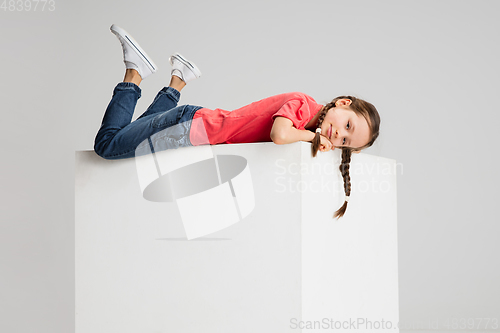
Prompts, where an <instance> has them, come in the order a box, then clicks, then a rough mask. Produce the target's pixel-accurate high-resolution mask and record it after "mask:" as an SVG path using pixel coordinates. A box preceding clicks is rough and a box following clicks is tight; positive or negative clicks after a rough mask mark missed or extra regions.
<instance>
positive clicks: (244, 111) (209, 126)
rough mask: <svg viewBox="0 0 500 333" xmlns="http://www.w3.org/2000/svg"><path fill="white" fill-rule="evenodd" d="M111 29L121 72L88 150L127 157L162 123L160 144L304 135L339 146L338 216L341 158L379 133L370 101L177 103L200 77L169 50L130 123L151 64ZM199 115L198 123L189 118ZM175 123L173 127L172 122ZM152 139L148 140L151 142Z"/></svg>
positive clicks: (315, 145)
mask: <svg viewBox="0 0 500 333" xmlns="http://www.w3.org/2000/svg"><path fill="white" fill-rule="evenodd" d="M111 31H112V32H113V33H114V34H115V35H116V36H117V37H118V39H119V41H120V43H121V44H122V48H123V56H124V62H125V67H126V72H125V78H124V80H123V82H121V83H119V84H118V85H117V86H116V87H115V89H114V91H113V97H112V99H111V102H110V103H109V105H108V107H107V109H106V113H105V114H104V118H103V121H102V125H101V127H100V129H99V131H98V133H97V136H96V138H95V143H94V150H95V152H96V153H97V154H98V155H99V156H101V157H103V158H106V159H122V158H130V157H134V156H135V149H136V148H137V147H138V146H139V144H140V143H141V142H143V141H144V140H150V144H151V138H152V137H153V136H154V134H157V133H159V132H161V131H163V130H166V129H167V128H168V129H169V130H170V129H172V128H175V130H173V131H171V132H170V133H169V135H167V136H165V135H163V136H158V135H157V138H156V139H155V140H156V141H161V143H160V144H158V146H160V147H161V148H162V149H173V148H178V147H185V146H196V145H200V144H207V143H209V144H212V145H215V144H221V143H248V142H266V141H273V142H274V143H276V144H287V143H293V142H297V141H307V142H312V155H313V156H316V154H317V152H318V150H320V151H323V152H325V151H329V150H331V149H335V148H341V149H342V162H341V165H340V167H339V169H340V172H341V174H342V177H343V179H344V191H345V195H346V199H345V202H344V204H343V206H342V207H341V208H340V209H339V210H337V211H336V212H335V215H334V217H338V218H340V217H342V216H343V215H344V213H345V211H346V208H347V202H348V201H349V195H350V193H351V183H350V177H349V163H350V161H351V153H352V152H359V151H361V150H362V149H364V148H367V147H370V146H371V145H372V144H373V142H374V141H375V139H376V138H377V137H378V135H379V125H380V117H379V114H378V112H377V109H376V108H375V107H374V106H373V105H372V104H370V103H368V102H365V101H363V100H361V99H358V98H355V97H351V96H340V97H337V98H335V99H333V100H332V101H331V102H330V103H328V104H327V105H324V106H323V105H320V104H317V103H316V102H315V101H314V99H312V98H311V97H309V96H308V95H305V94H302V93H288V94H281V95H276V96H272V97H268V98H266V99H263V100H261V101H258V102H254V103H252V104H250V105H247V106H244V107H242V108H239V109H237V110H234V111H231V112H229V111H225V110H221V109H215V110H209V109H207V108H203V107H201V106H194V105H183V106H177V102H178V101H179V98H180V91H181V90H182V89H183V88H184V87H185V86H186V83H188V82H190V81H192V80H194V79H196V78H198V77H200V76H201V72H200V70H199V69H198V67H196V65H195V64H194V63H193V62H191V61H189V60H187V59H186V58H184V57H183V56H182V55H180V54H178V53H176V54H174V55H172V56H171V57H170V63H171V65H172V72H171V80H170V84H169V86H168V87H165V88H163V89H162V90H161V91H160V92H159V93H158V95H157V96H156V98H155V100H154V101H153V103H152V104H151V105H150V106H149V108H148V109H147V110H146V112H144V113H143V114H142V115H141V116H140V117H139V118H138V119H136V120H135V121H133V122H131V120H132V116H133V114H134V109H135V106H136V104H137V100H138V99H139V98H140V96H141V89H140V88H139V84H140V83H141V81H142V80H143V79H145V78H146V77H147V76H149V75H150V74H153V73H154V72H156V70H157V67H156V65H155V64H154V63H153V61H152V60H151V58H150V57H148V55H147V54H146V52H144V50H143V49H142V48H141V47H140V46H139V44H138V43H137V42H136V41H135V40H134V39H133V38H132V37H131V36H130V34H128V33H127V32H126V31H125V30H123V29H121V28H119V27H118V26H116V25H112V26H111ZM198 118H201V120H202V121H201V122H200V121H199V122H197V124H200V123H201V124H202V128H199V126H197V127H196V128H195V126H193V127H191V124H194V119H198ZM174 125H176V126H174ZM155 146H156V144H155Z"/></svg>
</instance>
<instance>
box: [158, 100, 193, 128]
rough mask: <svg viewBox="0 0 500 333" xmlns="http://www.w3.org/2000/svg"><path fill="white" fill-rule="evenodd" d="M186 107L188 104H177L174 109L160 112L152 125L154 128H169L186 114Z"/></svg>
mask: <svg viewBox="0 0 500 333" xmlns="http://www.w3.org/2000/svg"><path fill="white" fill-rule="evenodd" d="M185 107H186V105H182V106H177V107H175V108H173V109H170V110H168V111H165V112H162V113H160V114H159V115H157V116H156V117H155V118H154V119H153V122H152V124H151V126H153V127H154V128H167V127H170V126H172V125H175V124H177V123H178V122H179V120H180V119H181V117H182V115H183V114H184V108H185Z"/></svg>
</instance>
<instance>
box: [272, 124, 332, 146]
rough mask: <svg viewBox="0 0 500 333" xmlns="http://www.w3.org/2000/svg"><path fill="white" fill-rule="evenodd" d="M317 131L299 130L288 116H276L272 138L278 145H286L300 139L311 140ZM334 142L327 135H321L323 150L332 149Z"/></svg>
mask: <svg viewBox="0 0 500 333" xmlns="http://www.w3.org/2000/svg"><path fill="white" fill-rule="evenodd" d="M315 135H316V133H313V132H311V131H308V130H299V129H297V128H296V127H294V126H293V123H292V121H291V120H290V119H288V118H286V117H276V119H274V123H273V128H272V129H271V140H273V142H274V143H275V144H277V145H284V144H287V143H293V142H298V141H306V142H311V141H312V140H313V139H314V137H315ZM332 146H333V145H332V143H331V142H330V140H328V139H327V138H326V137H324V136H323V135H321V146H320V150H321V151H328V150H330V149H332Z"/></svg>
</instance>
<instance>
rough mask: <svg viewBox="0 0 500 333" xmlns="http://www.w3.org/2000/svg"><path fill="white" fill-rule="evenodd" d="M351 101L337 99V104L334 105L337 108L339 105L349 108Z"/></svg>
mask: <svg viewBox="0 0 500 333" xmlns="http://www.w3.org/2000/svg"><path fill="white" fill-rule="evenodd" d="M351 103H352V101H351V100H350V99H348V98H342V99H339V100H338V101H337V102H335V105H336V106H339V105H345V106H349V105H351Z"/></svg>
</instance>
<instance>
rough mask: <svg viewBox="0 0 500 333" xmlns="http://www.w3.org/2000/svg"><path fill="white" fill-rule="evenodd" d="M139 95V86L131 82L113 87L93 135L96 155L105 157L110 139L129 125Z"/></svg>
mask: <svg viewBox="0 0 500 333" xmlns="http://www.w3.org/2000/svg"><path fill="white" fill-rule="evenodd" d="M127 71H128V70H127ZM125 77H127V76H125ZM140 97H141V88H139V86H138V85H136V84H135V83H133V82H122V83H119V84H118V85H117V86H116V87H115V89H114V90H113V97H112V98H111V101H110V102H109V104H108V107H107V108H106V112H105V114H104V117H103V119H102V123H101V127H100V128H99V131H98V132H97V135H96V137H95V141H94V150H95V152H96V153H97V154H98V155H100V156H103V157H105V155H106V154H107V151H109V146H110V142H111V140H112V139H113V138H114V137H115V136H116V134H117V133H118V132H120V131H121V130H122V129H124V128H126V127H127V126H128V125H130V122H131V121H132V116H133V115H134V110H135V106H136V104H137V100H138V99H139V98H140Z"/></svg>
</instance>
